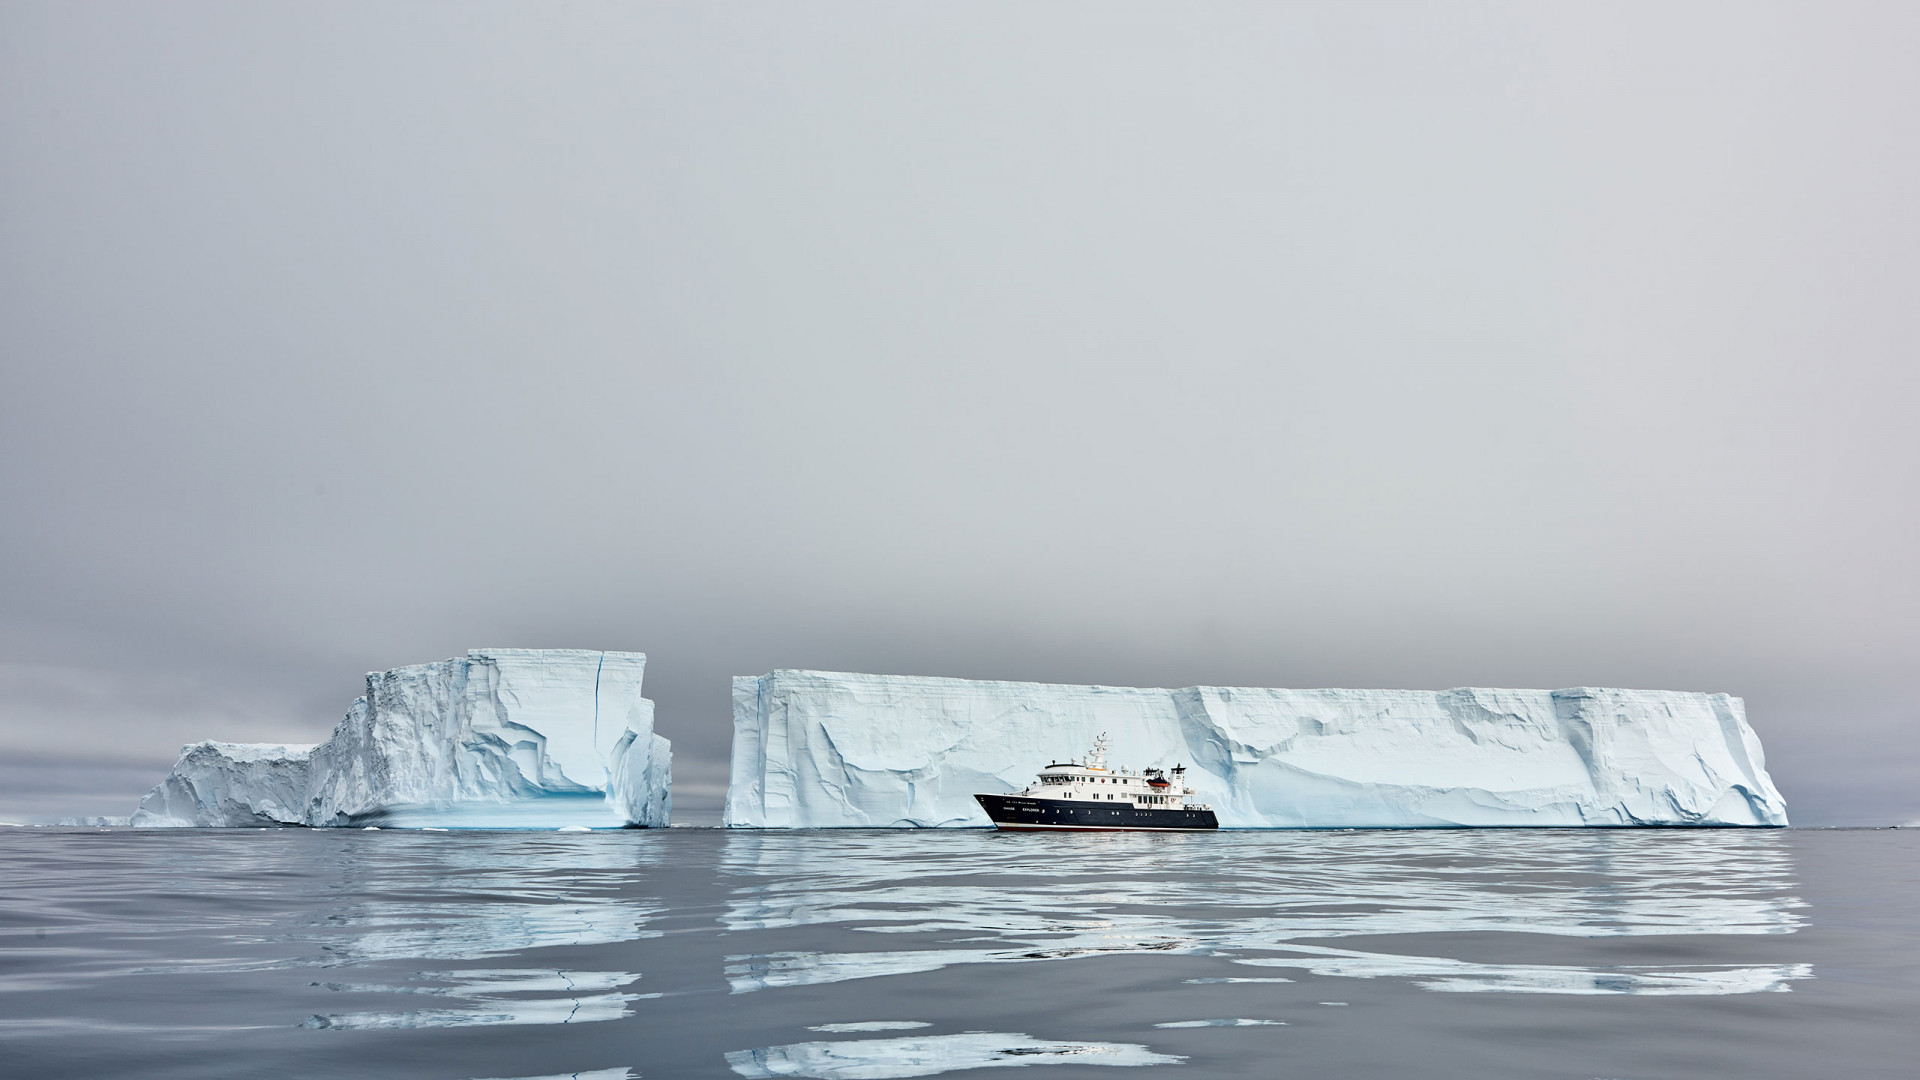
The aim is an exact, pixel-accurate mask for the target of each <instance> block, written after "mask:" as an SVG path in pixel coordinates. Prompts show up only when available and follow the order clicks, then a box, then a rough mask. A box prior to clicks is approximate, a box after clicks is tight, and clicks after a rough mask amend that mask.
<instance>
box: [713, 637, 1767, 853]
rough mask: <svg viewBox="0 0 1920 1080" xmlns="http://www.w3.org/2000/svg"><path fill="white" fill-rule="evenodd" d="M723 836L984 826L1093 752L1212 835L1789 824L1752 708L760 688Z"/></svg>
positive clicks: (748, 700) (1625, 694) (786, 674)
mask: <svg viewBox="0 0 1920 1080" xmlns="http://www.w3.org/2000/svg"><path fill="white" fill-rule="evenodd" d="M733 725H734V729H733V755H732V765H731V776H730V779H729V783H728V787H727V802H726V811H725V822H726V824H727V825H729V826H734V827H748V828H862V827H864V828H874V827H889V826H891V827H936V826H937V827H969V826H973V827H980V826H986V825H988V824H990V823H989V822H988V820H987V817H986V815H985V814H984V813H982V812H981V811H980V809H979V807H978V806H977V804H975V802H974V800H973V794H974V793H975V792H1012V791H1016V790H1019V789H1020V788H1022V787H1025V786H1026V785H1027V784H1028V783H1030V782H1031V781H1032V780H1033V777H1034V774H1035V773H1036V772H1038V770H1039V769H1041V768H1042V767H1043V766H1045V765H1047V764H1049V763H1051V762H1055V761H1072V760H1077V759H1079V758H1080V756H1081V755H1082V754H1083V752H1084V751H1085V750H1086V748H1087V747H1088V746H1089V745H1090V744H1091V743H1092V742H1093V740H1094V739H1095V738H1096V737H1097V736H1098V735H1100V734H1102V733H1107V734H1109V736H1110V738H1111V744H1112V750H1111V752H1110V759H1111V760H1113V761H1114V762H1116V763H1117V764H1120V765H1122V766H1124V767H1131V768H1167V767H1170V766H1173V765H1176V764H1185V765H1187V766H1188V772H1187V783H1188V785H1189V786H1191V787H1193V788H1194V789H1195V790H1196V791H1197V792H1198V798H1199V799H1200V800H1202V801H1205V802H1208V803H1210V804H1211V805H1212V807H1213V809H1214V812H1215V814H1216V815H1217V817H1218V818H1219V820H1220V824H1221V826H1222V827H1225V828H1392V827H1439V826H1472V825H1488V826H1514V825H1534V826H1582V825H1601V826H1605V825H1785V824H1787V813H1786V803H1785V800H1783V799H1782V798H1781V797H1780V793H1779V791H1778V790H1777V789H1775V787H1774V785H1773V781H1772V779H1771V778H1770V777H1768V775H1767V770H1766V763H1765V759H1764V756H1763V754H1762V752H1761V748H1760V739H1759V737H1758V736H1757V735H1755V734H1754V731H1753V729H1752V728H1751V727H1749V726H1748V725H1747V719H1746V707H1745V705H1744V703H1743V702H1742V701H1741V700H1740V699H1739V698H1737V697H1731V696H1729V695H1726V694H1704V693H1683V692H1675V691H1661V690H1613V689H1594V688H1576V689H1569V690H1496V689H1479V688H1465V689H1456V690H1438V691H1434V690H1285V689H1241V688H1228V687H1212V686H1195V687H1187V688H1185V689H1179V690H1167V689H1150V688H1135V687H1115V686H1056V685H1049V684H1044V683H1015V682H979V681H973V680H967V679H946V678H930V677H922V676H902V675H863V674H852V673H842V672H823V671H785V670H783V671H774V672H772V673H770V674H767V675H762V676H757V677H755V676H742V677H739V678H736V679H735V680H734V683H733Z"/></svg>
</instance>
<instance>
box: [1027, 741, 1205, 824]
mask: <svg viewBox="0 0 1920 1080" xmlns="http://www.w3.org/2000/svg"><path fill="white" fill-rule="evenodd" d="M1168 773H1172V776H1173V778H1172V779H1171V780H1170V779H1168V778H1167V774H1168ZM1186 773H1187V769H1186V766H1184V765H1175V766H1174V767H1173V768H1172V769H1166V770H1163V769H1146V770H1143V771H1141V772H1134V771H1132V770H1130V769H1109V768H1107V734H1106V732H1104V731H1103V732H1101V733H1100V737H1099V738H1097V739H1095V740H1094V741H1093V749H1091V750H1089V751H1087V760H1086V762H1085V763H1084V764H1082V763H1080V762H1077V761H1067V762H1055V763H1053V764H1051V765H1048V766H1047V767H1046V768H1044V769H1041V770H1040V778H1039V779H1038V780H1037V781H1035V782H1034V783H1031V784H1028V785H1027V786H1026V788H1024V789H1023V790H1021V791H1018V792H1015V794H1017V795H1020V796H1023V797H1025V798H1030V799H1070V800H1079V801H1084V802H1110V803H1120V804H1124V805H1126V806H1131V807H1133V808H1134V809H1137V810H1211V809H1213V807H1212V806H1210V805H1208V804H1206V803H1192V802H1188V801H1187V796H1189V795H1192V794H1194V790H1193V789H1192V788H1190V787H1187V786H1186Z"/></svg>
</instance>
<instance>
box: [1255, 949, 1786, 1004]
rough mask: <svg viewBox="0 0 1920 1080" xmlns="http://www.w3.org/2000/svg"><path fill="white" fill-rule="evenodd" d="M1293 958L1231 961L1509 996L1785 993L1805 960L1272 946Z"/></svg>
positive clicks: (1450, 990) (1320, 973)
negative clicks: (1627, 958) (1743, 961)
mask: <svg viewBox="0 0 1920 1080" xmlns="http://www.w3.org/2000/svg"><path fill="white" fill-rule="evenodd" d="M1278 948H1282V949H1284V950H1286V951H1288V952H1295V953H1301V954H1303V955H1301V956H1299V957H1297V958H1287V957H1277V956H1260V957H1247V958H1245V959H1239V960H1235V961H1234V962H1235V963H1237V964H1253V965H1256V966H1260V967H1282V968H1298V969H1300V970H1303V971H1311V972H1313V973H1314V974H1315V975H1340V976H1345V977H1348V978H1356V979H1377V978H1381V977H1386V976H1398V977H1402V978H1411V979H1412V980H1413V981H1414V984H1415V985H1417V986H1420V987H1423V988H1425V989H1428V990H1441V991H1447V992H1451V993H1471V992H1475V991H1499V992H1504V993H1509V994H1660V995H1675V994H1755V993H1764V992H1768V991H1773V992H1785V991H1786V990H1787V989H1789V987H1788V986H1787V983H1789V982H1792V981H1793V980H1795V979H1810V978H1812V977H1813V968H1812V966H1811V965H1808V964H1766V965H1759V966H1740V965H1735V964H1712V965H1700V964H1694V965H1673V964H1641V965H1622V966H1613V967H1563V966H1558V965H1553V964H1473V963H1468V962H1467V961H1464V960H1449V959H1446V958H1445V957H1437V956H1400V955H1395V954H1391V953H1365V952H1351V951H1348V950H1345V949H1323V948H1314V947H1313V946H1309V945H1285V946H1278Z"/></svg>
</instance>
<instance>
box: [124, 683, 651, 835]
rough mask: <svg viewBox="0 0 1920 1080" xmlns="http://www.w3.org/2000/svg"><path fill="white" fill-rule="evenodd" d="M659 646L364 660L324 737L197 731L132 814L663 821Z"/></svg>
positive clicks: (343, 820) (139, 821)
mask: <svg viewBox="0 0 1920 1080" xmlns="http://www.w3.org/2000/svg"><path fill="white" fill-rule="evenodd" d="M645 668H646V657H645V656H644V655H643V654H641V653H623V652H598V651H592V650H584V649H475V650H473V651H471V652H469V653H468V654H467V655H466V656H465V657H464V658H458V657H457V658H454V659H451V660H443V661H440V662H438V663H433V664H415V665H411V666H408V667H400V668H394V669H393V670H391V671H384V672H372V673H369V674H368V675H367V692H366V694H365V695H363V696H362V697H360V698H359V699H358V700H356V701H355V702H354V703H353V706H352V708H350V709H348V710H347V714H346V716H345V718H344V719H342V720H341V721H340V723H339V725H338V726H337V727H335V728H334V731H333V735H332V737H331V738H329V739H328V740H327V741H326V742H323V743H321V744H319V745H318V746H313V747H278V746H255V745H250V744H243V743H196V744H194V745H193V746H189V747H186V748H185V749H184V750H183V751H182V752H181V756H180V760H179V762H178V763H176V764H175V765H174V768H173V772H172V773H171V774H170V775H169V776H168V777H167V779H166V780H164V781H162V782H161V784H160V786H158V787H156V788H154V790H153V791H152V792H151V793H149V794H148V795H147V797H146V798H145V799H143V800H142V801H141V803H140V811H139V813H137V814H136V815H134V819H133V824H135V825H146V826H175V827H178V826H188V825H216V826H218V825H227V826H243V825H271V824H293V825H349V824H353V825H364V824H368V823H378V824H390V825H403V826H404V825H442V826H449V825H465V826H472V827H508V828H510V827H558V826H562V825H570V824H593V825H607V826H613V825H634V826H664V825H666V824H667V820H668V817H669V816H670V814H671V802H672V796H671V768H672V751H671V747H670V746H669V744H668V742H667V740H665V739H663V738H661V737H659V736H658V735H655V734H654V732H653V702H651V701H648V700H647V699H646V698H644V697H641V696H640V684H641V677H642V675H643V674H644V673H645Z"/></svg>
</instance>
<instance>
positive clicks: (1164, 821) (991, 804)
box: [974, 795, 1220, 832]
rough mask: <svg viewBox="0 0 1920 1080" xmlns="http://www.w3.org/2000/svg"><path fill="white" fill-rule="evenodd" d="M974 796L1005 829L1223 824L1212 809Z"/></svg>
mask: <svg viewBox="0 0 1920 1080" xmlns="http://www.w3.org/2000/svg"><path fill="white" fill-rule="evenodd" d="M974 799H975V800H977V801H978V802H979V803H980V808H981V809H982V810H985V811H986V812H987V816H988V817H990V818H992V819H993V824H994V825H995V826H996V827H997V828H1002V829H1012V830H1029V831H1031V830H1041V829H1058V830H1062V831H1083V830H1088V829H1093V830H1117V829H1146V830H1151V831H1158V832H1194V831H1200V830H1205V829H1217V828H1219V827H1220V822H1219V821H1217V820H1215V819H1214V816H1213V811H1211V810H1174V809H1166V810H1158V809H1142V808H1138V807H1133V806H1116V805H1114V804H1112V803H1100V802H1092V801H1085V802H1082V801H1079V800H1072V801H1069V800H1065V799H1029V798H1025V797H1023V796H1019V795H975V796H974Z"/></svg>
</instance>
